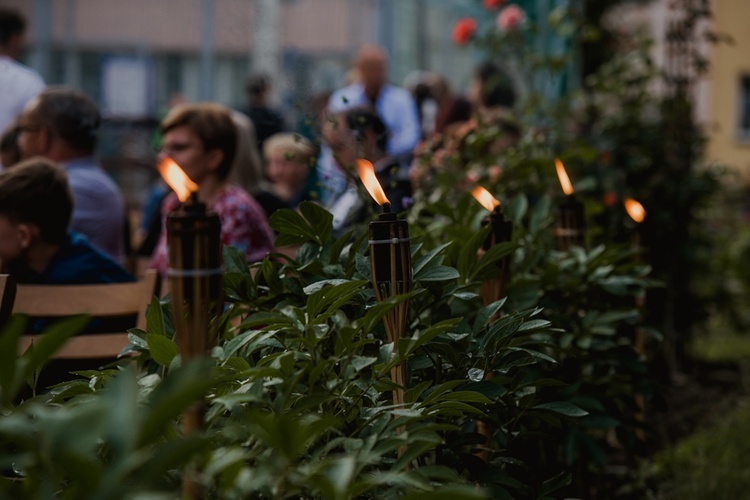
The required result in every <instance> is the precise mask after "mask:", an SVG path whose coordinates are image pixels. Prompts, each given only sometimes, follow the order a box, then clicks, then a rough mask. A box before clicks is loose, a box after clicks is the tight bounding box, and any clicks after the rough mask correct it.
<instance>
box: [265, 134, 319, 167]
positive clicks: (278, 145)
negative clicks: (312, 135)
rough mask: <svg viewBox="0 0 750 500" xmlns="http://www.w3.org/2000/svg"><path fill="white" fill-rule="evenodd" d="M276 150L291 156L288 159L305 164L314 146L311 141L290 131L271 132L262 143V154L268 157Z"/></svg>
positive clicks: (312, 152) (311, 154)
mask: <svg viewBox="0 0 750 500" xmlns="http://www.w3.org/2000/svg"><path fill="white" fill-rule="evenodd" d="M276 150H282V151H283V152H284V153H287V154H289V155H291V156H289V157H288V159H292V160H295V161H297V162H299V163H301V164H303V165H305V166H307V165H308V164H309V163H310V159H311V158H312V157H313V156H314V155H315V148H314V147H313V145H312V143H311V142H310V141H309V140H307V139H306V138H304V137H302V136H301V135H299V134H293V133H290V132H279V133H278V134H273V135H272V136H271V137H269V138H268V139H266V141H265V142H264V143H263V156H264V157H265V158H266V159H268V158H269V157H270V156H271V153H273V152H274V151H276Z"/></svg>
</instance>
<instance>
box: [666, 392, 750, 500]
mask: <svg viewBox="0 0 750 500" xmlns="http://www.w3.org/2000/svg"><path fill="white" fill-rule="evenodd" d="M749 422H750V408H749V407H748V406H747V401H744V402H742V403H741V404H740V405H739V406H738V407H737V408H736V409H734V410H732V411H731V412H730V413H729V414H726V415H723V416H722V417H721V418H720V419H718V421H717V422H715V423H714V424H713V425H711V426H710V427H708V428H705V429H702V430H700V431H699V432H697V433H695V434H694V435H692V436H690V437H689V438H687V439H685V440H684V441H682V442H680V443H679V444H678V445H677V446H675V447H674V448H673V449H671V450H669V451H667V452H664V453H662V454H660V455H659V456H658V457H657V460H656V465H655V470H653V471H651V474H655V475H656V476H657V477H658V478H659V479H660V480H661V481H663V482H664V483H665V486H664V487H663V493H664V495H667V496H668V498H743V497H744V496H746V495H747V488H748V486H749V485H750V474H749V473H750V469H748V466H747V462H746V460H745V457H746V456H747V454H748V452H750V449H748V442H749V441H748V439H745V438H743V437H742V436H745V437H747V435H746V434H745V433H746V432H747V433H750V424H749Z"/></svg>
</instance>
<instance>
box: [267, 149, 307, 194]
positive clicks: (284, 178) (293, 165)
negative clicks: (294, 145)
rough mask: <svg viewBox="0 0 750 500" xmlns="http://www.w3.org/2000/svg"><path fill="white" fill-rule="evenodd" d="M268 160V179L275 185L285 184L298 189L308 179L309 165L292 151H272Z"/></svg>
mask: <svg viewBox="0 0 750 500" xmlns="http://www.w3.org/2000/svg"><path fill="white" fill-rule="evenodd" d="M267 160H268V167H267V168H268V178H269V179H270V180H271V182H273V183H274V184H283V185H285V186H288V187H290V188H291V189H297V188H298V187H299V186H300V185H302V183H303V182H304V181H305V178H306V177H307V165H305V164H304V163H303V162H302V161H301V160H302V159H301V158H297V157H295V156H294V153H293V152H291V151H285V150H284V149H283V148H276V149H274V150H273V151H271V153H270V155H269V156H268V158H267Z"/></svg>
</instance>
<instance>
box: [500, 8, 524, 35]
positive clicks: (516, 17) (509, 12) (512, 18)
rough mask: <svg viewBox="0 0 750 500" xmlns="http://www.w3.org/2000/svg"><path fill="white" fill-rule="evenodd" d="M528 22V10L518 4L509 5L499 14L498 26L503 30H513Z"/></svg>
mask: <svg viewBox="0 0 750 500" xmlns="http://www.w3.org/2000/svg"><path fill="white" fill-rule="evenodd" d="M525 22H526V12H524V11H523V9H522V8H521V7H519V6H518V5H508V6H507V7H505V8H504V9H503V10H501V11H500V14H498V15H497V27H498V28H500V30H502V31H511V30H514V29H516V28H518V27H519V26H521V25H522V24H523V23H525Z"/></svg>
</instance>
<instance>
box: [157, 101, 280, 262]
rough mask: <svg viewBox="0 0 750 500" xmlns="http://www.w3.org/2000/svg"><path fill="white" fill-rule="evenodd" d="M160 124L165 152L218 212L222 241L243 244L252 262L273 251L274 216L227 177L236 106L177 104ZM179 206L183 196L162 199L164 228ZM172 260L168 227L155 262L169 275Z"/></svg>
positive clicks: (200, 196)
mask: <svg viewBox="0 0 750 500" xmlns="http://www.w3.org/2000/svg"><path fill="white" fill-rule="evenodd" d="M160 128H161V133H162V136H163V138H164V139H163V146H162V153H163V154H165V155H168V156H169V157H170V158H172V159H173V160H174V161H175V162H176V163H177V164H178V165H179V166H180V167H181V168H182V170H183V171H184V172H185V174H187V176H188V177H190V179H192V180H193V182H195V183H196V184H197V185H198V193H197V194H198V199H199V200H200V201H202V202H203V203H205V204H206V205H207V206H208V209H209V210H212V211H214V212H216V214H218V216H219V219H220V220H221V242H222V244H224V245H231V246H234V247H237V248H238V249H240V250H241V251H242V252H244V253H245V256H246V257H247V260H248V262H251V263H252V262H257V261H259V260H262V259H263V258H264V257H265V256H266V255H267V254H268V253H269V252H270V251H271V250H273V239H274V236H273V231H272V230H271V227H270V226H269V225H268V219H267V218H266V215H265V213H264V212H263V209H262V208H261V207H260V205H259V204H258V203H257V201H256V200H255V199H254V198H253V197H252V196H251V195H250V194H248V193H247V191H245V190H244V189H242V188H241V187H239V186H235V185H233V184H230V183H229V182H228V181H227V177H228V176H229V172H230V168H231V166H232V162H233V160H234V155H235V150H236V147H237V130H236V126H235V124H234V122H233V121H232V116H231V113H230V111H229V110H228V109H227V108H225V107H224V106H221V105H219V104H212V103H198V104H181V105H178V106H176V107H174V108H172V110H171V111H170V112H169V114H167V116H166V117H165V118H164V120H163V121H162V123H161V127H160ZM179 206H180V202H179V200H178V199H177V195H176V194H175V193H170V194H168V195H167V197H166V198H165V199H164V203H163V204H162V224H163V225H162V227H165V225H166V218H167V215H168V214H169V212H171V211H173V210H175V209H176V208H178V207H179ZM168 261H169V253H168V248H167V232H166V230H162V233H161V235H160V238H159V243H158V244H157V246H156V249H155V251H154V256H153V259H152V261H151V267H152V268H155V269H158V270H159V272H161V274H162V275H166V271H167V267H168V264H169V262H168Z"/></svg>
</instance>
